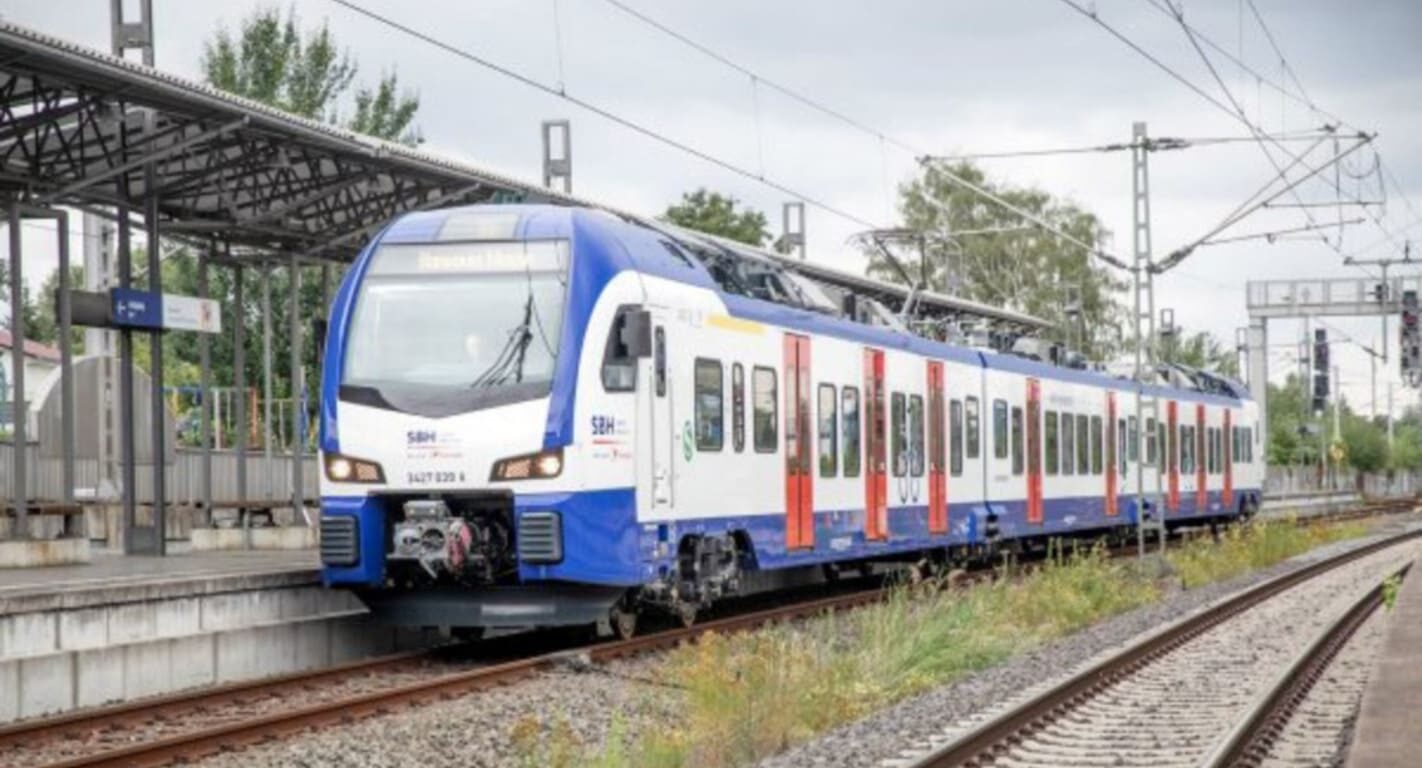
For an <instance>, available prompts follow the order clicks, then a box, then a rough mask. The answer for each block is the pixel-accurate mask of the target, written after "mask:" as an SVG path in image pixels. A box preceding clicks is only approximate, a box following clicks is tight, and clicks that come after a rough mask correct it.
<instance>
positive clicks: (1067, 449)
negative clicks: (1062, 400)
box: [1062, 413, 1076, 475]
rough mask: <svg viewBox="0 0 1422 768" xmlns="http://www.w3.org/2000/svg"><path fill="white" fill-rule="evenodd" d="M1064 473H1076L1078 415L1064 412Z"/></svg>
mask: <svg viewBox="0 0 1422 768" xmlns="http://www.w3.org/2000/svg"><path fill="white" fill-rule="evenodd" d="M1062 474H1063V475H1074V474H1076V417H1075V416H1072V415H1071V414H1070V413H1063V414H1062Z"/></svg>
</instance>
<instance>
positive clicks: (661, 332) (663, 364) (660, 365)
mask: <svg viewBox="0 0 1422 768" xmlns="http://www.w3.org/2000/svg"><path fill="white" fill-rule="evenodd" d="M653 339H654V340H653V342H652V368H653V370H654V374H653V378H655V379H656V381H657V397H666V396H667V332H666V330H665V329H664V328H662V327H661V326H660V325H659V326H657V332H656V333H655V334H653Z"/></svg>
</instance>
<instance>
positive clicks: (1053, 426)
mask: <svg viewBox="0 0 1422 768" xmlns="http://www.w3.org/2000/svg"><path fill="white" fill-rule="evenodd" d="M1046 421H1047V425H1046V427H1045V428H1044V429H1043V430H1042V431H1043V432H1045V433H1046V440H1044V441H1043V442H1044V443H1045V445H1046V451H1047V474H1049V475H1055V474H1056V473H1057V457H1058V456H1059V455H1060V454H1061V439H1060V436H1059V435H1058V434H1057V412H1056V411H1047V413H1046ZM1068 421H1069V420H1068Z"/></svg>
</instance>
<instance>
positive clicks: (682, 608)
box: [675, 603, 696, 629]
mask: <svg viewBox="0 0 1422 768" xmlns="http://www.w3.org/2000/svg"><path fill="white" fill-rule="evenodd" d="M675 615H676V623H677V624H678V625H679V626H680V627H681V628H682V629H688V628H690V627H691V625H692V624H695V623H696V604H695V603H678V604H677V606H676V609H675Z"/></svg>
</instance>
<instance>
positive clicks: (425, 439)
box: [405, 429, 436, 445]
mask: <svg viewBox="0 0 1422 768" xmlns="http://www.w3.org/2000/svg"><path fill="white" fill-rule="evenodd" d="M435 438H436V435H435V431H434V430H432V429H414V430H410V431H409V432H406V433H405V443H406V444H407V445H430V444H432V443H434V442H435Z"/></svg>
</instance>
